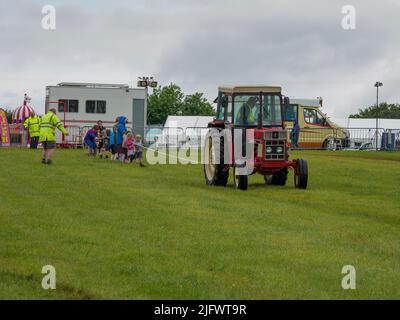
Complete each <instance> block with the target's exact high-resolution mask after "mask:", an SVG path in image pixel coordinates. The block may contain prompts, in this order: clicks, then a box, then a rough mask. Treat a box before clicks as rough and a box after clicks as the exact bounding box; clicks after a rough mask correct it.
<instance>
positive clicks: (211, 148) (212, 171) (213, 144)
mask: <svg viewBox="0 0 400 320" xmlns="http://www.w3.org/2000/svg"><path fill="white" fill-rule="evenodd" d="M224 146H225V145H224V138H223V137H220V136H219V135H218V134H215V133H214V134H213V133H210V134H208V135H207V137H206V142H205V149H204V150H203V157H204V177H205V180H206V184H207V185H210V186H223V187H225V186H226V184H227V183H228V177H229V168H226V167H225V162H224ZM217 152H218V153H219V160H218V161H216V153H217ZM217 162H218V163H217Z"/></svg>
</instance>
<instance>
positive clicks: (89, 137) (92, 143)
mask: <svg viewBox="0 0 400 320" xmlns="http://www.w3.org/2000/svg"><path fill="white" fill-rule="evenodd" d="M98 131H99V126H97V125H95V126H94V127H93V128H92V129H90V130H89V131H88V132H87V133H86V136H85V140H84V141H85V144H86V145H87V146H88V147H89V156H95V155H96V151H97V143H96V139H97V135H98Z"/></svg>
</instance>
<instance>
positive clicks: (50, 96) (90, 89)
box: [46, 82, 147, 143]
mask: <svg viewBox="0 0 400 320" xmlns="http://www.w3.org/2000/svg"><path fill="white" fill-rule="evenodd" d="M64 107H65V110H64ZM50 108H56V109H57V115H58V117H59V118H60V120H61V121H63V122H64V121H65V125H66V126H67V127H69V129H70V130H69V131H70V135H71V131H73V130H72V129H73V128H90V127H92V126H93V125H95V124H96V123H97V121H98V120H101V121H102V122H103V125H104V126H105V127H112V125H113V124H114V123H115V119H116V118H117V117H119V116H125V117H126V118H127V119H128V121H129V127H132V128H133V131H134V133H135V134H137V133H138V134H142V135H143V133H144V127H145V126H146V122H147V91H146V89H145V88H130V87H129V86H128V85H125V84H103V83H71V82H62V83H59V84H58V85H56V86H47V87H46V112H47V111H48V109H50ZM64 111H65V112H64ZM73 132H75V131H73ZM73 135H76V137H69V140H71V139H72V140H73V143H78V141H75V140H81V138H82V134H81V135H80V137H78V136H77V134H76V133H75V134H73ZM78 138H79V139H78ZM57 140H59V141H60V140H61V135H60V134H59V135H58V139H57Z"/></svg>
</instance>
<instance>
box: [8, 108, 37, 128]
mask: <svg viewBox="0 0 400 320" xmlns="http://www.w3.org/2000/svg"><path fill="white" fill-rule="evenodd" d="M32 113H35V110H34V109H33V108H32V107H31V106H28V105H27V104H25V103H24V104H23V105H22V106H20V107H18V108H17V109H15V110H14V111H13V114H12V123H17V124H18V123H24V122H25V119H26V118H28V117H29V116H30V115H31V114H32Z"/></svg>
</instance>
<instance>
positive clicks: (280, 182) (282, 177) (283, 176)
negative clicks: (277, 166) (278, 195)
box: [264, 168, 289, 186]
mask: <svg viewBox="0 0 400 320" xmlns="http://www.w3.org/2000/svg"><path fill="white" fill-rule="evenodd" d="M288 172H289V171H288V169H287V168H283V169H281V170H279V171H277V172H275V173H274V174H273V175H272V176H264V181H265V184H271V185H274V186H284V185H286V180H287V176H288Z"/></svg>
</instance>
